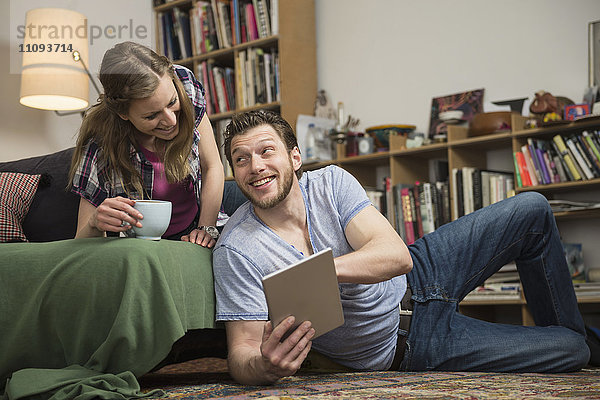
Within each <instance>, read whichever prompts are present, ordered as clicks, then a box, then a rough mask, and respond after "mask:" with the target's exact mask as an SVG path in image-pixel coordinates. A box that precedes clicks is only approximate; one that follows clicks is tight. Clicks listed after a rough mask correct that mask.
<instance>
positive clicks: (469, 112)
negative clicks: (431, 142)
mask: <svg viewBox="0 0 600 400" xmlns="http://www.w3.org/2000/svg"><path fill="white" fill-rule="evenodd" d="M483 94H484V89H475V90H469V91H466V92H461V93H455V94H451V95H447V96H440V97H434V98H433V99H432V100H431V117H430V121H429V133H428V136H429V139H433V138H434V137H435V136H437V135H444V134H446V133H447V131H448V127H447V125H446V122H444V121H443V120H442V119H441V118H440V113H442V112H445V111H462V112H463V114H462V117H461V118H460V121H461V122H470V121H471V120H472V119H473V116H474V115H475V114H477V113H481V112H483Z"/></svg>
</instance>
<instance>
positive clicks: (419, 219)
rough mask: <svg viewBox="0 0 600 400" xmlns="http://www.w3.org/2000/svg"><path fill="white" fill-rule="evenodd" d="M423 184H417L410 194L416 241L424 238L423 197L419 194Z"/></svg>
mask: <svg viewBox="0 0 600 400" xmlns="http://www.w3.org/2000/svg"><path fill="white" fill-rule="evenodd" d="M420 187H421V184H420V183H419V182H415V185H414V186H413V187H412V190H411V192H410V194H409V195H410V196H411V208H412V213H413V223H414V225H415V239H418V238H422V237H423V216H422V214H421V195H420V194H419V191H420Z"/></svg>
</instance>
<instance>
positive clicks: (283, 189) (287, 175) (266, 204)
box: [240, 160, 294, 210]
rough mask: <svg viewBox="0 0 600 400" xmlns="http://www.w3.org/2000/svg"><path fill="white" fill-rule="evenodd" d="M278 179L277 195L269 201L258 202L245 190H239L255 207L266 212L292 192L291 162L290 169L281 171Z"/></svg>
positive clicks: (292, 171) (292, 170)
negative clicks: (281, 173)
mask: <svg viewBox="0 0 600 400" xmlns="http://www.w3.org/2000/svg"><path fill="white" fill-rule="evenodd" d="M280 178H281V179H279V180H278V185H277V195H276V196H275V197H272V198H270V199H265V200H258V199H256V198H254V197H253V196H252V195H251V194H250V193H249V192H248V191H246V190H245V188H243V187H240V189H241V191H242V193H244V195H246V197H247V198H248V199H249V200H250V202H251V203H252V204H253V205H254V206H255V207H258V208H260V209H263V210H266V209H269V208H273V207H275V206H276V205H278V204H279V203H281V202H282V201H283V200H284V199H285V198H286V197H287V195H288V194H289V193H290V191H291V190H292V184H293V183H294V167H293V164H292V161H291V160H290V168H289V169H286V170H285V171H283V175H280Z"/></svg>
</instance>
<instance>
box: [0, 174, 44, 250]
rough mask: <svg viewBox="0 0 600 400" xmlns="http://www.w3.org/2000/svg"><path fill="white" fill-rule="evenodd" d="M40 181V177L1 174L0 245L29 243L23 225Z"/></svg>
mask: <svg viewBox="0 0 600 400" xmlns="http://www.w3.org/2000/svg"><path fill="white" fill-rule="evenodd" d="M39 181H40V175H28V174H21V173H18V172H0V243H3V242H26V241H27V238H26V237H25V234H24V233H23V227H22V225H21V224H22V223H23V220H24V219H25V216H26V215H27V212H28V211H29V207H30V206H31V201H32V200H33V196H34V195H35V191H36V190H37V187H38V183H39Z"/></svg>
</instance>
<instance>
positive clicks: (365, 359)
mask: <svg viewBox="0 0 600 400" xmlns="http://www.w3.org/2000/svg"><path fill="white" fill-rule="evenodd" d="M299 184H300V189H301V192H302V196H303V197H304V204H305V207H306V215H307V219H308V231H309V235H310V241H311V244H312V247H313V251H314V252H318V251H321V250H323V249H325V248H327V247H331V248H332V250H333V256H334V257H339V256H342V255H344V254H347V253H350V252H352V251H353V249H352V247H350V245H349V244H348V241H347V240H346V236H345V235H344V230H345V229H346V226H347V225H348V223H349V222H350V220H351V219H352V218H353V217H354V216H355V215H356V214H358V213H359V212H360V211H361V210H363V209H364V208H365V207H367V206H369V205H370V204H371V203H370V202H369V200H368V198H367V196H366V194H365V191H364V189H363V188H362V186H361V185H360V183H359V182H358V181H357V180H356V179H355V178H354V177H353V176H352V175H350V174H349V173H348V172H346V171H345V170H343V169H341V168H339V167H336V166H329V167H326V168H323V169H320V170H316V171H309V172H305V173H304V174H303V176H302V178H301V179H300V182H299ZM303 257H304V255H303V254H302V253H300V251H298V250H297V249H296V248H295V247H293V246H292V245H290V244H289V243H287V242H286V241H284V240H283V239H281V238H280V237H279V236H278V235H277V234H275V233H274V232H273V231H272V230H271V229H270V228H269V227H267V226H266V225H265V224H264V223H263V222H262V221H261V220H260V219H259V218H258V217H257V216H256V214H255V213H254V208H253V206H252V205H251V204H250V203H249V202H246V203H245V204H243V205H242V206H241V207H240V208H239V209H238V210H237V211H236V212H235V213H234V215H233V216H232V217H231V218H230V220H229V222H228V223H227V224H226V225H225V228H224V230H223V233H222V234H221V237H220V239H219V241H218V243H217V245H216V246H215V250H214V252H213V269H214V275H215V291H216V297H217V316H216V318H217V320H218V321H236V320H268V308H267V303H266V300H265V295H264V292H263V289H262V282H261V279H262V277H263V276H265V275H267V274H269V273H270V272H273V271H275V270H277V269H281V268H283V267H285V266H287V265H289V264H292V263H294V262H296V261H298V260H300V259H302V258H303ZM339 288H340V296H341V299H342V307H343V309H344V318H345V323H344V325H342V326H341V327H339V328H336V329H334V330H333V331H330V332H328V333H326V334H324V335H322V336H320V337H318V338H317V339H315V340H314V341H313V348H314V349H315V350H317V351H319V352H320V353H322V354H325V355H326V356H328V357H330V358H332V359H333V360H335V361H337V362H339V363H340V364H342V365H346V366H348V367H351V368H354V369H359V370H386V369H388V368H389V367H390V365H391V363H392V359H393V357H394V350H395V347H396V340H397V334H398V318H399V314H398V304H399V303H400V300H401V299H402V296H403V295H404V292H405V291H406V276H404V275H402V276H399V277H396V278H393V279H391V280H388V281H384V282H380V283H376V284H364V285H363V284H349V283H342V284H339ZM309 295H310V293H307V296H309Z"/></svg>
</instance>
